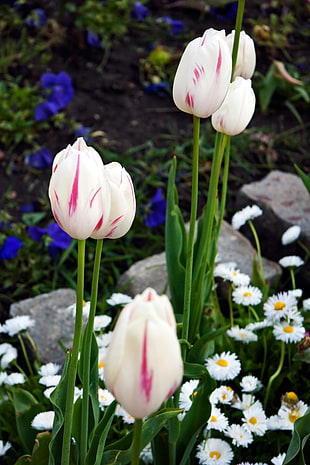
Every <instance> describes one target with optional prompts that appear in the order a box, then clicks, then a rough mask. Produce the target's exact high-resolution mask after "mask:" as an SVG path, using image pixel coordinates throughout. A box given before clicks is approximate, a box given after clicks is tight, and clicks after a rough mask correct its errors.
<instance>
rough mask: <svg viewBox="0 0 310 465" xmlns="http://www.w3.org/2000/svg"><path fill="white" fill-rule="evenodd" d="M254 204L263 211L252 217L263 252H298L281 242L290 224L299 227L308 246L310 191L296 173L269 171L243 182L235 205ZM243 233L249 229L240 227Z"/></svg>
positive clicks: (275, 255)
mask: <svg viewBox="0 0 310 465" xmlns="http://www.w3.org/2000/svg"><path fill="white" fill-rule="evenodd" d="M253 203H255V204H257V205H259V206H260V207H261V208H262V210H263V215H262V216H260V217H259V218H257V219H255V223H254V224H255V228H256V229H257V231H258V234H259V237H260V239H261V242H262V248H263V254H264V255H266V256H268V257H270V258H272V259H279V258H281V257H282V256H284V255H292V254H296V253H297V254H300V253H301V252H300V249H299V251H298V252H297V249H296V246H295V245H292V246H290V247H288V246H283V245H282V244H281V237H282V234H283V233H284V231H285V230H286V229H287V228H289V227H290V226H293V225H299V226H300V227H301V236H300V239H301V241H302V242H304V244H306V245H307V247H308V248H309V246H310V195H309V193H308V191H307V189H306V187H305V186H304V184H303V182H302V180H301V179H300V178H299V176H298V175H295V174H290V173H285V172H283V171H278V170H275V171H272V172H271V173H269V174H268V175H267V176H266V177H265V178H263V179H262V180H261V181H258V182H252V183H250V184H246V185H244V186H243V187H242V188H241V189H240V191H239V194H238V196H237V209H241V208H243V207H245V206H246V205H250V204H253ZM242 232H244V233H245V234H246V235H248V233H249V230H246V227H244V228H243V229H242Z"/></svg>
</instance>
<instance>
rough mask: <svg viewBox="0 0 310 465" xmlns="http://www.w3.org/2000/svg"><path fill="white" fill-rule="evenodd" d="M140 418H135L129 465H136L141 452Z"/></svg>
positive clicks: (141, 422)
mask: <svg viewBox="0 0 310 465" xmlns="http://www.w3.org/2000/svg"><path fill="white" fill-rule="evenodd" d="M142 424H143V421H142V418H136V419H135V424H134V428H133V438H132V446H131V447H132V449H131V465H138V464H139V461H140V452H141V438H142Z"/></svg>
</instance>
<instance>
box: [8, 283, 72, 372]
mask: <svg viewBox="0 0 310 465" xmlns="http://www.w3.org/2000/svg"><path fill="white" fill-rule="evenodd" d="M75 301H76V294H75V291H74V290H73V289H58V290H57V291H53V292H50V293H47V294H41V295H39V296H36V297H33V298H30V299H26V300H21V301H20V302H16V303H14V304H12V305H11V308H10V314H11V316H12V317H15V316H18V315H29V316H30V317H31V318H33V319H34V320H35V322H36V323H35V326H34V327H33V328H31V329H29V334H30V336H31V337H32V339H33V341H34V342H35V344H36V346H37V349H38V353H39V357H40V360H41V362H42V363H48V362H55V363H60V364H62V363H63V362H64V360H65V353H64V351H63V349H62V348H61V347H60V345H59V344H58V341H61V342H62V344H63V345H64V347H65V348H71V347H72V340H73V332H74V318H73V317H72V313H71V312H70V311H68V310H67V308H68V307H69V305H72V304H74V303H75Z"/></svg>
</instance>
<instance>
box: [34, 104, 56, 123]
mask: <svg viewBox="0 0 310 465" xmlns="http://www.w3.org/2000/svg"><path fill="white" fill-rule="evenodd" d="M56 113H58V109H57V106H56V105H55V103H52V102H42V103H39V105H37V106H36V108H35V110H34V119H35V120H36V121H44V120H46V119H48V118H50V117H51V116H53V115H56Z"/></svg>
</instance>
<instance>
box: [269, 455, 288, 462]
mask: <svg viewBox="0 0 310 465" xmlns="http://www.w3.org/2000/svg"><path fill="white" fill-rule="evenodd" d="M285 456H286V454H285V453H283V454H279V455H277V456H276V457H273V458H272V459H271V463H272V464H273V465H283V462H284V459H285Z"/></svg>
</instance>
